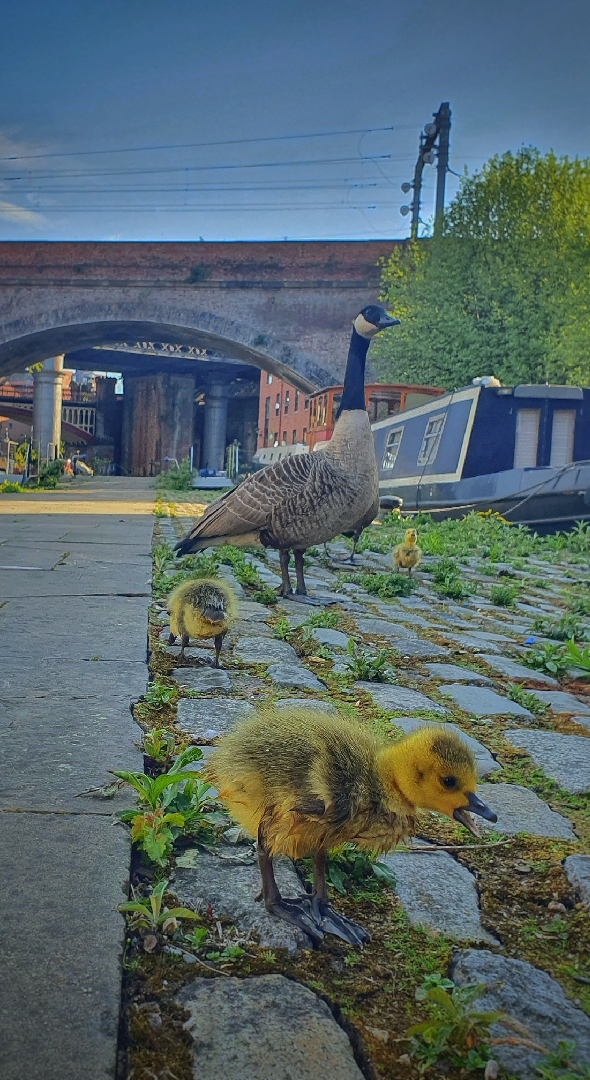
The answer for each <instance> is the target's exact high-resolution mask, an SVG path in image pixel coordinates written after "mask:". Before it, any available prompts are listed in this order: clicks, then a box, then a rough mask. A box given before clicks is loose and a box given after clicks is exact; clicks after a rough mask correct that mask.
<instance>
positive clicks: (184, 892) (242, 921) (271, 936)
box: [170, 845, 310, 952]
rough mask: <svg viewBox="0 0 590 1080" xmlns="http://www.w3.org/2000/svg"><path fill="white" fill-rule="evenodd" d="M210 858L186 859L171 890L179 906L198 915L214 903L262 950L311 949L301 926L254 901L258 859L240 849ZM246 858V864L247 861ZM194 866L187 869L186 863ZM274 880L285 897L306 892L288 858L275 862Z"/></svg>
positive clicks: (196, 853)
mask: <svg viewBox="0 0 590 1080" xmlns="http://www.w3.org/2000/svg"><path fill="white" fill-rule="evenodd" d="M218 850H219V854H217V853H216V854H215V855H214V854H212V853H210V852H208V851H202V850H200V849H198V848H191V849H189V851H186V852H185V853H184V855H183V856H182V862H183V863H184V865H178V866H177V868H176V870H175V873H174V881H173V882H171V885H170V890H171V892H173V893H174V895H175V896H176V897H178V900H179V903H181V904H183V905H188V906H189V907H191V908H193V909H194V910H195V911H199V912H203V911H206V910H207V908H208V907H209V904H211V906H212V908H213V912H214V914H215V915H216V916H217V918H219V917H223V918H226V919H231V921H232V923H233V924H234V926H235V927H236V928H237V929H238V930H240V931H242V933H244V934H247V935H250V934H252V935H253V936H254V937H255V938H256V940H257V941H258V942H259V944H260V945H263V946H264V947H265V948H269V949H288V950H289V952H296V951H297V949H298V948H309V947H310V941H309V938H308V937H307V935H306V934H304V932H303V931H302V930H300V929H299V927H297V926H291V925H290V924H289V923H286V922H283V921H282V920H281V919H275V918H274V917H273V916H272V915H269V914H268V912H267V911H266V908H265V907H264V904H263V903H262V902H258V901H257V900H256V897H257V896H258V894H259V893H260V871H259V869H258V860H257V859H256V857H255V856H254V855H252V856H251V857H249V858H248V850H249V849H247V848H246V849H244V848H243V847H241V848H240V847H238V846H236V847H235V848H232V847H230V846H229V845H228V846H227V848H224V849H223V851H222V850H221V849H218ZM245 859H246V860H247V861H245ZM187 862H190V863H191V865H190V866H187V865H186V863H187ZM274 865H275V877H276V881H277V885H278V886H279V889H280V891H281V893H282V894H283V896H286V897H288V896H300V895H302V893H303V892H304V889H303V886H302V884H301V882H300V880H299V878H298V876H297V873H296V871H295V867H294V866H293V864H292V862H291V861H290V860H289V859H276V860H275V864H274Z"/></svg>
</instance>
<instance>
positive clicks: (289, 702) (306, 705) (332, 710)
mask: <svg viewBox="0 0 590 1080" xmlns="http://www.w3.org/2000/svg"><path fill="white" fill-rule="evenodd" d="M274 708H275V710H276V712H279V713H281V712H290V710H291V709H313V710H314V712H322V713H327V714H328V715H329V716H338V715H339V713H338V709H337V708H336V706H335V705H334V704H332V702H331V701H321V700H314V699H313V698H280V699H279V700H278V701H275V702H274Z"/></svg>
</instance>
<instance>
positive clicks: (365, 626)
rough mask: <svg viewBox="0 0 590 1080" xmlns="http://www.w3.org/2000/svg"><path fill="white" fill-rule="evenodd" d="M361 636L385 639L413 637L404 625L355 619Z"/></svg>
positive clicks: (376, 620)
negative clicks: (371, 635)
mask: <svg viewBox="0 0 590 1080" xmlns="http://www.w3.org/2000/svg"><path fill="white" fill-rule="evenodd" d="M355 622H356V625H357V626H358V628H359V630H360V632H361V634H377V635H378V636H379V637H385V638H391V637H396V638H405V637H413V636H414V635H413V633H412V631H411V630H408V629H407V628H406V627H405V626H403V624H402V623H393V622H389V620H387V619H369V618H364V619H359V618H357V619H355Z"/></svg>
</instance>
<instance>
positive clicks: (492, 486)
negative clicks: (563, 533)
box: [379, 462, 590, 531]
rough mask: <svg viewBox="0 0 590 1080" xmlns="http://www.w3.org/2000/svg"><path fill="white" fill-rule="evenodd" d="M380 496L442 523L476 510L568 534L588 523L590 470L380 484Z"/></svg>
mask: <svg viewBox="0 0 590 1080" xmlns="http://www.w3.org/2000/svg"><path fill="white" fill-rule="evenodd" d="M379 494H380V495H381V496H386V495H397V496H401V497H402V498H403V509H404V513H405V512H416V511H419V510H422V511H426V512H427V513H431V514H432V515H433V517H435V518H438V519H441V520H442V519H443V518H461V517H464V515H465V514H468V513H469V512H470V511H472V510H475V511H478V512H479V513H485V512H489V511H493V512H495V513H498V514H501V515H502V517H505V518H506V519H507V520H508V521H513V522H515V523H516V524H519V525H528V526H530V527H531V528H533V529H536V530H537V531H538V530H539V529H543V530H545V531H550V530H556V529H567V528H569V527H570V526H571V525H573V524H574V522H576V521H587V520H590V464H588V463H586V462H580V463H576V462H574V463H573V464H572V465H569V466H567V467H566V468H560V469H556V468H551V467H539V468H527V469H506V470H504V471H502V472H498V473H487V474H484V475H482V476H473V477H469V478H467V479H464V480H454V481H449V482H436V483H428V482H426V483H422V484H407V483H405V482H404V480H403V479H400V480H397V481H395V480H384V479H381V480H380V483H379Z"/></svg>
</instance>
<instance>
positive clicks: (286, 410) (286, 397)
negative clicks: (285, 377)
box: [284, 390, 290, 416]
mask: <svg viewBox="0 0 590 1080" xmlns="http://www.w3.org/2000/svg"><path fill="white" fill-rule="evenodd" d="M289 397H290V395H289V391H288V390H285V408H284V413H285V416H286V415H287V413H288V412H289Z"/></svg>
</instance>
